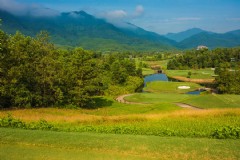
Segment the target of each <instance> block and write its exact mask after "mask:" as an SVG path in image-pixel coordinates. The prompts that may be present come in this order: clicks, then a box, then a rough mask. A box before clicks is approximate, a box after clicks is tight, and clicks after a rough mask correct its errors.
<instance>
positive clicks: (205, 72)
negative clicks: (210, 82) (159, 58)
mask: <svg viewBox="0 0 240 160" xmlns="http://www.w3.org/2000/svg"><path fill="white" fill-rule="evenodd" d="M188 72H191V73H192V75H191V77H190V78H191V79H213V78H214V77H212V75H214V71H213V70H211V68H207V69H198V70H167V71H166V74H167V75H168V76H170V77H174V76H181V77H187V76H188Z"/></svg>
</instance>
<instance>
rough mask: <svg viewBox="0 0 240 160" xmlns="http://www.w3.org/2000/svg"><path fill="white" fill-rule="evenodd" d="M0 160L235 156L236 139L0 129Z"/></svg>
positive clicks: (239, 150)
mask: <svg viewBox="0 0 240 160" xmlns="http://www.w3.org/2000/svg"><path fill="white" fill-rule="evenodd" d="M0 132H1V134H0V157H1V160H10V159H18V160H28V159H31V160H34V159H36V160H39V159H49V160H63V159H68V160H71V159H72V160H75V159H109V160H112V159H130V160H135V159H136V160H138V159H143V160H145V159H149V160H151V159H178V160H185V159H196V160H202V159H212V160H215V159H222V160H224V159H239V158H240V140H216V139H205V138H179V137H157V136H136V135H135V136H133V135H113V134H93V133H66V132H51V131H31V130H21V129H6V128H0Z"/></svg>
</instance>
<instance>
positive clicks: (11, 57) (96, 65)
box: [0, 30, 143, 108]
mask: <svg viewBox="0 0 240 160" xmlns="http://www.w3.org/2000/svg"><path fill="white" fill-rule="evenodd" d="M124 55H125V54H122V55H121V54H114V53H112V54H101V53H95V52H91V51H86V50H83V49H81V48H75V49H71V50H62V49H57V48H55V47H54V45H53V44H51V43H50V42H49V36H48V34H47V33H46V32H41V33H39V34H38V35H37V36H36V37H35V38H32V37H28V36H25V35H23V34H21V33H19V32H17V33H16V34H14V35H8V34H6V33H5V32H3V31H1V30H0V108H8V107H29V108H30V107H48V106H57V107H75V108H77V107H92V106H93V105H94V101H93V97H94V96H98V95H111V96H114V95H118V94H123V93H129V92H134V91H135V90H137V89H138V88H139V87H141V85H142V84H143V78H142V73H141V69H137V68H136V66H135V61H134V60H133V59H131V58H129V56H124Z"/></svg>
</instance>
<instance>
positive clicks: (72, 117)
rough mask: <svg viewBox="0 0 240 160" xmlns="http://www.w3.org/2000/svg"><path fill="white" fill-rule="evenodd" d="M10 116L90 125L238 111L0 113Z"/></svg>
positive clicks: (53, 110) (41, 110) (52, 110)
mask: <svg viewBox="0 0 240 160" xmlns="http://www.w3.org/2000/svg"><path fill="white" fill-rule="evenodd" d="M8 114H11V115H12V116H13V117H15V118H18V119H21V120H23V121H27V122H32V121H38V120H41V119H44V120H47V121H49V122H57V123H61V122H67V123H74V122H77V123H92V122H109V123H117V122H142V121H151V120H161V119H163V118H191V117H194V118H205V117H209V116H211V117H219V116H223V117H224V116H229V115H230V116H231V115H234V116H240V109H239V108H237V109H231V108H230V109H208V110H191V109H183V110H178V111H173V112H163V113H159V114H130V115H117V116H116V115H114V116H105V115H94V114H90V113H89V111H88V110H71V109H56V108H39V109H19V110H5V111H0V117H5V116H7V115H8Z"/></svg>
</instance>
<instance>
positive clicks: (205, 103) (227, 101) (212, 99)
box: [183, 94, 240, 109]
mask: <svg viewBox="0 0 240 160" xmlns="http://www.w3.org/2000/svg"><path fill="white" fill-rule="evenodd" d="M183 102H184V103H187V104H191V105H193V106H197V107H200V108H205V109H209V108H240V95H216V94H214V95H212V94H209V95H200V96H195V97H193V98H189V99H187V100H183Z"/></svg>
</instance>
